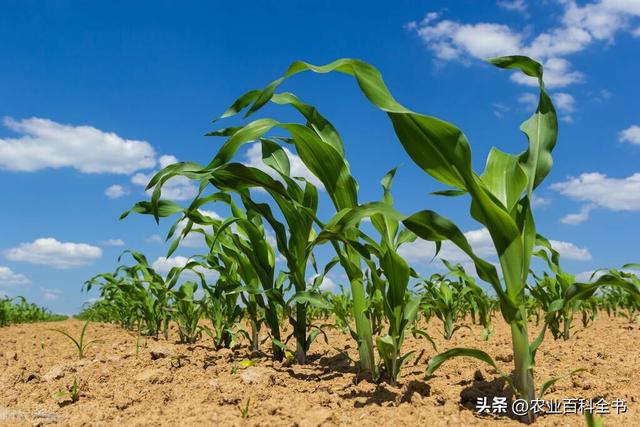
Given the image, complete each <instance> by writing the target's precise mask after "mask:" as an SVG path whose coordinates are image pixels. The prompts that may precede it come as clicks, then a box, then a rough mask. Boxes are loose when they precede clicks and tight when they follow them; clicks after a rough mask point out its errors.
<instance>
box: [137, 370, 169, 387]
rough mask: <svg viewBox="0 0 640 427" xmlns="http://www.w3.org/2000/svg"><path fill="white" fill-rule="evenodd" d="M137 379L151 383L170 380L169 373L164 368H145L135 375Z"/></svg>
mask: <svg viewBox="0 0 640 427" xmlns="http://www.w3.org/2000/svg"><path fill="white" fill-rule="evenodd" d="M134 379H135V381H139V382H147V383H150V384H162V383H166V382H170V378H169V375H168V373H167V372H166V371H165V370H164V369H155V368H150V369H145V370H144V371H142V372H140V373H139V374H138V375H136V376H135V378H134Z"/></svg>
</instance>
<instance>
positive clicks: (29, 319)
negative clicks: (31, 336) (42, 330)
mask: <svg viewBox="0 0 640 427" xmlns="http://www.w3.org/2000/svg"><path fill="white" fill-rule="evenodd" d="M66 318H67V316H64V315H61V314H54V313H52V312H51V311H50V310H49V309H46V308H44V307H40V306H39V305H36V304H33V303H29V302H27V300H26V299H25V298H24V297H22V296H17V297H13V298H9V297H2V298H0V327H1V326H8V325H12V324H16V323H33V322H54V321H57V320H64V319H66Z"/></svg>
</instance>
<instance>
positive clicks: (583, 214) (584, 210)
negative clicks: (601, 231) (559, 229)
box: [560, 204, 594, 225]
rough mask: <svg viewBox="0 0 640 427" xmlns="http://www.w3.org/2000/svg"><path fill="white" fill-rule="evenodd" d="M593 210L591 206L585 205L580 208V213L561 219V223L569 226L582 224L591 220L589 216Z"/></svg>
mask: <svg viewBox="0 0 640 427" xmlns="http://www.w3.org/2000/svg"><path fill="white" fill-rule="evenodd" d="M593 208H594V206H593V205H591V204H589V205H584V206H582V207H581V208H580V211H578V212H576V213H570V214H568V215H565V216H564V217H562V218H561V219H560V222H561V223H563V224H569V225H576V224H581V223H583V222H585V221H586V220H588V219H589V214H590V213H591V211H592V210H593Z"/></svg>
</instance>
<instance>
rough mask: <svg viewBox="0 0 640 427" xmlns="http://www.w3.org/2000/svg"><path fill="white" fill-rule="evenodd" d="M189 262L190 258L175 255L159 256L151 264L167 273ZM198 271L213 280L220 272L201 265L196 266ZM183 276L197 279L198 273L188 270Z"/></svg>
mask: <svg viewBox="0 0 640 427" xmlns="http://www.w3.org/2000/svg"><path fill="white" fill-rule="evenodd" d="M188 262H189V258H186V257H183V256H173V257H168V258H167V257H158V258H156V259H155V261H153V263H152V264H151V268H153V269H154V270H155V271H156V272H157V273H160V274H164V275H166V274H167V273H169V271H170V270H171V269H172V268H174V267H184V266H185V265H187V263H188ZM195 270H196V271H198V272H201V273H204V275H205V277H206V278H207V280H213V279H215V278H216V277H218V272H217V271H215V270H208V269H204V268H200V267H196V269H195ZM182 277H184V278H188V279H195V278H197V275H196V274H195V273H193V272H192V271H189V270H186V271H184V272H183V273H182Z"/></svg>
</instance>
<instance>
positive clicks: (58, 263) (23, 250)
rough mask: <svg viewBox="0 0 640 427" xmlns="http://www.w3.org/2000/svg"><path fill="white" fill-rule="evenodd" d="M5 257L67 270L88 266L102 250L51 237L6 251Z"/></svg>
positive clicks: (98, 256)
mask: <svg viewBox="0 0 640 427" xmlns="http://www.w3.org/2000/svg"><path fill="white" fill-rule="evenodd" d="M5 256H6V257H7V258H8V259H10V260H12V261H23V262H29V263H31V264H39V265H46V266H49V267H53V268H57V269H67V268H73V267H81V266H84V265H87V264H90V263H91V262H93V261H95V260H96V259H98V258H100V257H101V256H102V249H100V248H99V247H97V246H92V245H88V244H86V243H71V242H64V243H63V242H59V241H58V240H56V239H54V238H53V237H45V238H40V239H36V240H34V241H33V242H30V243H21V244H20V245H19V246H18V247H16V248H11V249H7V250H6V251H5Z"/></svg>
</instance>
